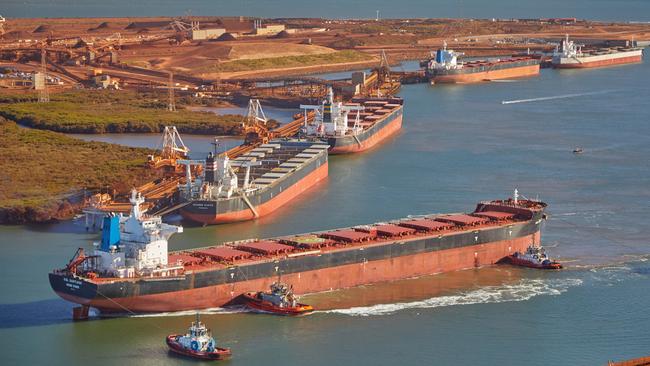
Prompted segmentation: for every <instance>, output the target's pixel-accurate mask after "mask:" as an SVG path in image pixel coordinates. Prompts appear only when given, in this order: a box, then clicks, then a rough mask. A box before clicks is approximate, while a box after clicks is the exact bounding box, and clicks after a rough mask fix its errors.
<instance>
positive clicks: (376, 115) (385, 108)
mask: <svg viewBox="0 0 650 366" xmlns="http://www.w3.org/2000/svg"><path fill="white" fill-rule="evenodd" d="M402 104H403V101H402V99H401V98H386V99H378V98H372V99H367V98H354V99H352V101H351V102H350V103H346V104H345V105H347V106H362V107H363V111H360V112H359V120H360V122H359V124H360V126H361V127H362V128H363V129H364V130H367V129H369V128H371V127H372V126H374V125H375V124H377V123H378V122H379V121H381V120H382V119H384V118H386V117H388V116H389V115H390V114H391V113H393V112H394V111H395V110H397V109H399V108H402ZM355 121H356V114H355V113H350V114H349V116H348V127H349V128H352V127H354V125H355ZM347 135H350V133H348V134H347ZM341 137H344V136H341Z"/></svg>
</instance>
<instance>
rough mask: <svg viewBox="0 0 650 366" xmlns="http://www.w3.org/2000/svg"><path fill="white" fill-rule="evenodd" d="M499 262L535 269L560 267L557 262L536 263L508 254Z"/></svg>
mask: <svg viewBox="0 0 650 366" xmlns="http://www.w3.org/2000/svg"><path fill="white" fill-rule="evenodd" d="M499 262H500V263H505V264H512V265H513V266H520V267H528V268H535V269H562V265H561V264H560V263H557V262H551V263H548V264H538V263H533V262H530V261H527V260H525V259H521V258H517V257H515V256H513V255H509V256H507V257H505V258H503V259H502V260H501V261H499Z"/></svg>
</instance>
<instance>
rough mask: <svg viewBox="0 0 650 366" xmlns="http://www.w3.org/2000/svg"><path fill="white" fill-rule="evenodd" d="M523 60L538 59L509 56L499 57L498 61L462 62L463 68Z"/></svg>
mask: <svg viewBox="0 0 650 366" xmlns="http://www.w3.org/2000/svg"><path fill="white" fill-rule="evenodd" d="M525 61H539V60H538V59H536V58H533V57H510V58H505V59H499V60H498V61H489V60H476V61H467V62H463V68H477V67H486V66H497V65H505V64H514V63H520V62H525Z"/></svg>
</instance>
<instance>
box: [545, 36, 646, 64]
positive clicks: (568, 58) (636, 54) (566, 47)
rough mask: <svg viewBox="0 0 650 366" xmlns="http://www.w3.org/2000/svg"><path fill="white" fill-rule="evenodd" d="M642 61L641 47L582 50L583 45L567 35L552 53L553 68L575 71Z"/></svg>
mask: <svg viewBox="0 0 650 366" xmlns="http://www.w3.org/2000/svg"><path fill="white" fill-rule="evenodd" d="M641 61H643V48H641V47H614V48H598V49H584V45H580V44H577V43H575V41H571V40H569V35H568V34H567V35H566V37H565V39H563V40H562V42H561V44H560V47H559V48H556V49H555V52H554V53H553V59H552V64H553V67H555V68H565V69H569V68H571V69H576V68H592V67H603V66H611V65H620V64H628V63H635V62H641Z"/></svg>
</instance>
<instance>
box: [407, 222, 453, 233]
mask: <svg viewBox="0 0 650 366" xmlns="http://www.w3.org/2000/svg"><path fill="white" fill-rule="evenodd" d="M398 225H399V226H404V227H408V228H412V229H415V230H419V231H434V230H443V229H448V228H450V227H452V226H454V225H453V224H449V223H444V222H438V221H433V220H429V219H420V220H409V221H402V222H400V223H399V224H398Z"/></svg>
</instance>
